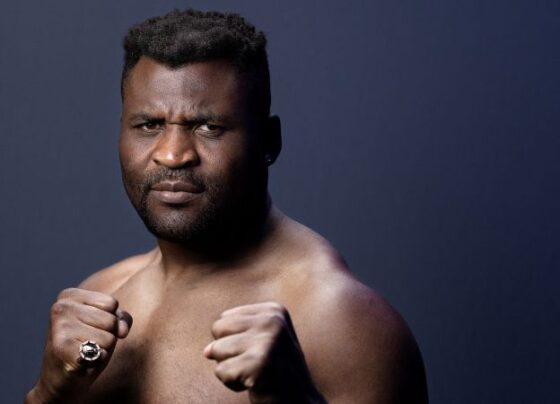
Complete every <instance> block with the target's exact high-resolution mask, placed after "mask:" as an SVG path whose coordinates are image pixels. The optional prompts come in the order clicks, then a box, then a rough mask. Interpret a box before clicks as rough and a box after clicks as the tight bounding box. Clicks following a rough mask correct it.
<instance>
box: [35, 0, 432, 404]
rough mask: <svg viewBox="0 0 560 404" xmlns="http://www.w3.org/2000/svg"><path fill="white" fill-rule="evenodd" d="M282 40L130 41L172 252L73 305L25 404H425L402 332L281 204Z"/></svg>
mask: <svg viewBox="0 0 560 404" xmlns="http://www.w3.org/2000/svg"><path fill="white" fill-rule="evenodd" d="M265 46H266V39H265V37H264V35H263V34H262V33H261V32H258V31H256V30H255V29H254V27H253V26H251V25H250V24H248V23H247V22H246V21H244V20H243V19H242V18H241V17H239V16H238V15H234V14H221V13H214V12H212V13H203V12H198V11H192V10H189V11H185V12H179V11H175V12H172V13H170V14H168V15H165V16H163V17H158V18H153V19H149V20H147V21H145V22H143V23H141V24H139V25H136V26H134V27H133V28H132V29H131V30H130V31H129V32H128V34H127V36H126V38H125V41H124V49H125V64H124V69H123V75H122V99H123V110H122V117H121V133H120V143H119V149H120V161H121V167H122V177H123V182H124V186H125V189H126V192H127V194H128V196H129V198H130V200H131V202H132V204H133V205H134V207H135V209H136V210H137V211H138V213H139V215H140V217H141V218H142V220H143V221H144V223H145V224H146V227H147V228H148V229H149V231H150V232H152V233H153V234H154V235H155V236H156V238H157V247H155V248H154V249H153V250H152V251H149V252H147V253H145V254H143V255H139V256H135V257H131V258H128V259H125V260H124V261H121V262H119V263H117V264H115V265H113V266H111V267H109V268H106V269H103V270H101V271H99V272H97V273H95V274H93V275H92V276H91V277H89V278H88V279H86V280H85V281H84V282H83V283H82V284H81V285H80V286H79V287H78V288H72V289H66V290H64V291H62V292H61V293H60V295H59V296H58V298H57V300H56V302H55V303H54V304H53V306H52V310H51V321H50V325H49V331H48V337H47V344H46V347H45V352H44V359H43V366H42V371H41V374H40V377H39V379H38V381H37V383H36V385H35V386H34V387H33V389H32V390H31V391H30V392H29V394H28V395H27V398H26V402H27V403H47V402H48V403H63V402H64V403H112V402H114V403H247V402H252V403H322V402H331V403H425V402H427V394H426V386H425V377H424V370H423V364H422V359H421V356H420V353H419V351H418V348H417V346H416V343H415V341H414V338H413V336H412V335H411V333H410V331H409V330H408V328H407V326H406V325H405V323H404V321H403V320H402V319H401V317H400V316H399V315H398V314H397V313H396V312H395V311H394V310H393V309H392V308H391V307H390V305H389V304H388V303H387V302H386V301H385V300H384V299H383V298H382V297H381V296H379V295H378V294H377V293H375V292H374V291H372V290H371V289H369V288H367V287H366V286H364V285H362V284H361V283H359V282H358V281H357V280H356V279H355V278H354V277H353V276H352V274H351V273H350V271H349V269H348V268H347V267H346V265H345V263H344V261H343V260H342V259H341V258H340V256H339V255H338V253H337V252H336V251H335V250H334V249H333V248H332V247H331V246H330V245H329V243H328V242H327V241H326V240H324V239H323V238H322V237H321V236H319V235H318V234H316V233H314V232H313V231H311V230H309V229H308V228H306V227H305V226H303V225H301V224H299V223H297V222H295V221H293V220H291V219H289V218H288V217H286V216H285V215H284V214H282V213H281V212H280V211H279V210H278V209H276V208H275V207H273V206H272V204H271V201H270V197H269V195H268V192H267V174H268V166H270V165H271V164H272V163H273V162H274V161H275V159H276V158H277V156H278V154H279V153H280V148H281V141H280V123H279V120H278V118H277V117H275V116H271V115H270V111H269V108H270V84H269V72H268V62H267V55H266V50H265Z"/></svg>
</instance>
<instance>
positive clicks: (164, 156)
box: [152, 125, 200, 168]
mask: <svg viewBox="0 0 560 404" xmlns="http://www.w3.org/2000/svg"><path fill="white" fill-rule="evenodd" d="M152 159H153V161H154V162H155V163H156V164H158V165H162V166H165V167H167V168H181V167H188V166H195V165H197V164H199V163H200V160H199V156H198V153H197V151H196V147H195V144H194V141H193V139H192V136H191V133H190V132H189V131H187V130H185V128H184V127H183V126H181V125H166V127H165V130H164V132H163V133H162V134H161V136H160V139H159V141H158V143H157V144H156V147H155V149H154V151H153V153H152Z"/></svg>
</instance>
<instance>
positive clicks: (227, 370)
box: [214, 362, 237, 382]
mask: <svg viewBox="0 0 560 404" xmlns="http://www.w3.org/2000/svg"><path fill="white" fill-rule="evenodd" d="M214 373H215V375H216V376H217V377H218V379H220V380H221V381H222V382H231V381H234V380H235V379H236V378H237V372H235V370H234V369H232V366H231V365H229V364H228V363H225V362H222V363H219V364H218V365H217V366H216V369H214Z"/></svg>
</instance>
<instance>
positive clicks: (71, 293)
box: [57, 288, 78, 300]
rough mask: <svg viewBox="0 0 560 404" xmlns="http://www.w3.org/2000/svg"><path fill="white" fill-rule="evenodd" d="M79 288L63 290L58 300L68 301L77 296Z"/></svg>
mask: <svg viewBox="0 0 560 404" xmlns="http://www.w3.org/2000/svg"><path fill="white" fill-rule="evenodd" d="M77 290H78V289H77V288H66V289H63V290H62V291H61V292H60V293H59V294H58V296H57V300H58V299H66V298H69V297H71V296H74V295H75V294H76V291H77Z"/></svg>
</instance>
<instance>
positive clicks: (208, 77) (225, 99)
mask: <svg viewBox="0 0 560 404" xmlns="http://www.w3.org/2000/svg"><path fill="white" fill-rule="evenodd" d="M244 93H245V89H244V86H243V82H242V79H241V76H240V75H239V74H237V72H236V70H235V68H234V67H233V66H231V65H230V64H228V63H227V62H225V61H209V62H196V63H189V64H187V65H184V66H181V67H178V68H171V67H169V66H166V65H164V64H161V63H158V62H157V61H155V60H153V59H150V58H146V57H142V58H140V60H139V61H138V63H137V64H136V65H135V66H134V67H133V68H132V69H131V71H130V72H129V74H128V77H127V78H126V80H125V82H124V99H123V107H124V109H125V110H126V109H130V108H132V109H136V108H142V109H148V110H150V109H154V110H161V109H163V110H165V111H166V112H167V111H170V110H174V111H176V112H179V111H181V112H183V113H186V112H188V111H198V110H200V109H208V108H210V109H213V110H215V109H218V110H220V111H221V112H222V113H227V112H230V113H238V112H241V111H240V108H241V106H242V100H243V98H244V95H245V94H244Z"/></svg>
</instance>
